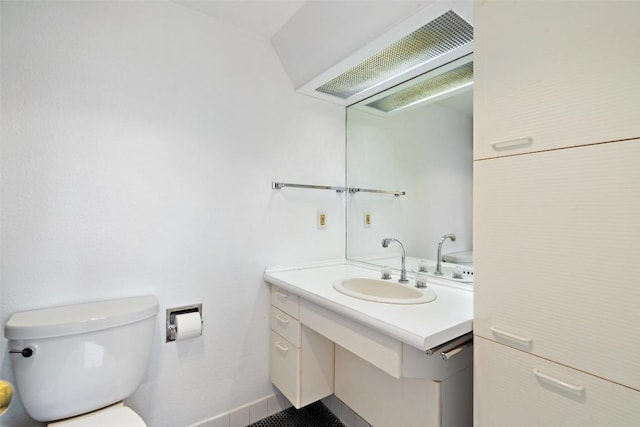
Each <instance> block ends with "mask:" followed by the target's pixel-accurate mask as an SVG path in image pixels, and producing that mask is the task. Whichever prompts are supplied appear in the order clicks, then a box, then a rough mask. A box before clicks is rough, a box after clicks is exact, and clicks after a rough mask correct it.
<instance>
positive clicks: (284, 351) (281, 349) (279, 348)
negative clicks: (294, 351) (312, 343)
mask: <svg viewBox="0 0 640 427" xmlns="http://www.w3.org/2000/svg"><path fill="white" fill-rule="evenodd" d="M276 347H278V350H280V351H281V352H283V353H286V352H287V351H289V347H285V346H283V345H282V344H280V342H278V341H276Z"/></svg>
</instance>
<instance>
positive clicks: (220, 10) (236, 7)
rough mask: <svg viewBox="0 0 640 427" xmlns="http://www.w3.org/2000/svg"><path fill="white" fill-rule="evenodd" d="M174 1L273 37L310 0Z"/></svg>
mask: <svg viewBox="0 0 640 427" xmlns="http://www.w3.org/2000/svg"><path fill="white" fill-rule="evenodd" d="M173 2H174V3H178V4H180V5H182V6H185V7H188V8H189V9H192V10H195V11H198V12H201V13H204V14H205V15H209V16H212V17H214V18H218V19H220V20H222V21H225V22H228V23H230V24H232V25H235V26H236V27H240V28H242V29H245V30H247V31H249V32H251V33H253V34H256V35H259V36H261V37H265V38H267V39H270V38H271V36H273V35H274V34H275V33H276V32H277V31H278V30H279V29H280V28H281V27H282V26H283V25H284V24H285V22H287V21H288V20H289V18H291V17H292V16H293V15H294V14H295V13H296V12H297V11H298V10H299V9H300V8H301V7H302V6H303V5H304V4H305V3H306V0H173Z"/></svg>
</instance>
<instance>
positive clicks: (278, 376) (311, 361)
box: [270, 286, 334, 408]
mask: <svg viewBox="0 0 640 427" xmlns="http://www.w3.org/2000/svg"><path fill="white" fill-rule="evenodd" d="M299 313H300V303H299V298H298V297H297V296H296V295H292V294H290V293H288V292H286V291H284V290H282V289H279V288H277V287H275V286H272V288H271V352H270V353H271V354H270V356H271V359H270V363H271V367H270V368H271V369H270V370H271V382H272V383H273V384H274V385H275V386H276V387H278V389H279V390H280V391H281V392H282V394H283V395H284V396H285V397H286V398H287V399H289V401H290V402H291V403H292V404H293V406H295V407H296V408H301V407H303V406H305V405H307V404H309V403H312V402H315V401H317V400H320V399H322V398H323V397H327V396H329V395H331V394H333V378H334V345H333V342H332V341H329V340H328V339H326V338H325V337H323V336H322V335H320V334H318V333H316V332H315V331H313V330H311V329H309V328H307V327H306V326H304V325H302V324H301V323H300V314H299Z"/></svg>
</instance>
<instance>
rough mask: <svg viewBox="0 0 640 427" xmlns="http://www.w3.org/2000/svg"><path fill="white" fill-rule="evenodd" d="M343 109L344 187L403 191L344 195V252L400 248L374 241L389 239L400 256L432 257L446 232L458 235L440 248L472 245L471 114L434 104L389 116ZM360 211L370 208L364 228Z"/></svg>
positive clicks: (353, 253) (448, 249) (368, 252)
mask: <svg viewBox="0 0 640 427" xmlns="http://www.w3.org/2000/svg"><path fill="white" fill-rule="evenodd" d="M348 114H349V119H348V120H349V126H348V134H347V139H348V140H347V151H348V152H347V157H348V176H347V182H348V185H349V186H350V187H353V186H355V187H363V188H376V189H383V190H399V191H406V193H407V194H406V195H405V196H400V197H393V196H387V195H379V194H366V193H357V194H354V195H349V196H348V197H349V199H348V229H349V236H348V250H347V253H348V254H349V256H350V257H362V256H389V255H393V254H399V250H398V247H397V246H395V245H394V246H393V247H389V248H388V249H383V248H382V246H381V240H382V238H384V237H395V238H397V239H399V240H400V241H401V242H402V243H403V245H404V247H405V250H406V252H407V256H413V257H416V258H426V259H430V260H435V259H436V258H437V256H436V254H437V246H438V241H439V239H440V238H441V237H442V236H443V235H445V234H447V233H455V234H456V236H457V239H456V241H455V242H451V241H447V242H446V243H445V245H444V246H443V251H442V253H443V254H445V253H449V252H456V251H461V250H470V249H472V247H473V236H472V234H473V233H472V181H473V161H472V160H473V148H472V142H473V140H472V119H471V117H469V116H467V115H466V114H464V113H461V112H458V111H455V110H452V109H449V108H445V107H442V106H439V105H434V104H431V105H427V106H424V107H421V108H417V109H414V110H410V111H408V112H407V113H403V114H399V115H395V116H394V115H389V116H377V115H373V114H370V113H365V112H362V111H357V110H354V109H350V110H349V113H348ZM364 211H368V212H370V213H371V214H372V226H371V227H370V228H365V227H364V226H363V219H362V218H363V212H364Z"/></svg>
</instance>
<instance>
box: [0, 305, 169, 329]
mask: <svg viewBox="0 0 640 427" xmlns="http://www.w3.org/2000/svg"><path fill="white" fill-rule="evenodd" d="M157 313H158V299H157V298H156V297H155V296H153V295H148V296H140V297H130V298H119V299H112V300H104V301H95V302H89V303H83V304H74V305H66V306H60V307H50V308H44V309H39V310H31V311H23V312H19V313H14V314H12V315H11V316H10V317H9V320H7V323H6V325H5V327H4V335H5V337H6V338H7V339H14V340H24V339H39V338H53V337H60V336H65V335H75V334H81V333H85V332H91V331H97V330H101V329H107V328H113V327H115V326H122V325H126V324H129V323H134V322H138V321H141V320H144V319H147V318H149V317H153V316H155V315H156V314H157Z"/></svg>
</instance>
